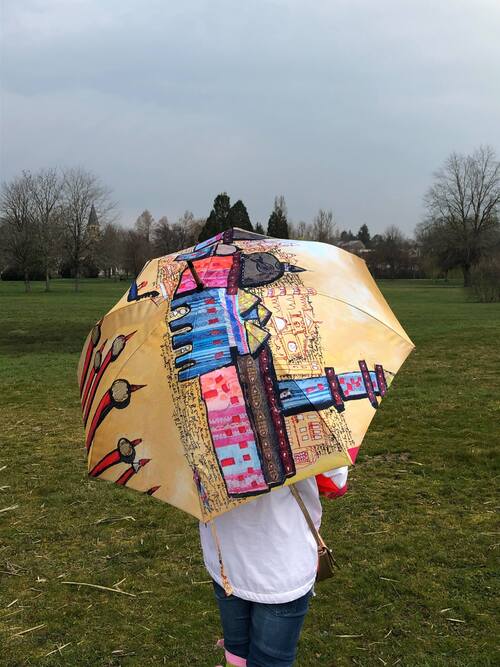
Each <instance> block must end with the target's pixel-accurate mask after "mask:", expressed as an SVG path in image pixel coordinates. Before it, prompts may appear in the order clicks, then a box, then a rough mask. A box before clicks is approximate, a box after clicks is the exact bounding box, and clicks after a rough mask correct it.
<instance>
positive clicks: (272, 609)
mask: <svg viewBox="0 0 500 667" xmlns="http://www.w3.org/2000/svg"><path fill="white" fill-rule="evenodd" d="M213 586H214V592H215V597H216V599H217V604H218V605H219V611H220V617H221V622H222V630H223V632H224V647H225V648H226V649H227V650H228V651H229V652H230V653H234V655H237V656H240V657H241V658H246V660H247V667H292V665H293V662H294V660H295V654H296V652H297V643H298V641H299V635H300V631H301V630H302V625H303V623H304V618H305V615H306V612H307V609H308V607H309V599H310V597H311V595H312V592H313V588H311V589H310V590H309V591H308V592H307V593H306V594H305V595H303V596H302V597H300V598H298V599H297V600H292V601H291V602H283V603H281V604H264V603H262V602H249V601H248V600H242V599H241V598H238V597H236V596H235V595H230V596H226V594H225V592H224V589H223V588H222V586H219V584H218V583H217V582H215V581H213Z"/></svg>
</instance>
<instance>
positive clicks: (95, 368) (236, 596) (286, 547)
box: [77, 228, 414, 667]
mask: <svg viewBox="0 0 500 667" xmlns="http://www.w3.org/2000/svg"><path fill="white" fill-rule="evenodd" d="M413 347H414V345H413V343H412V341H411V340H410V338H409V337H408V335H407V334H406V332H405V331H404V329H403V328H402V326H401V325H400V323H399V322H398V320H397V319H396V317H395V315H394V313H393V312H392V311H391V309H390V308H389V306H388V304H387V302H386V301H385V299H384V297H383V295H382V294H381V293H380V290H379V289H378V287H377V285H376V284H375V282H374V281H373V278H372V277H371V275H370V273H369V271H368V268H367V266H366V264H365V263H364V262H363V260H361V259H359V258H358V257H355V256H354V255H351V254H350V253H347V252H345V251H343V250H341V249H339V248H336V247H334V246H331V245H328V244H322V243H313V242H308V241H293V240H289V239H272V238H269V237H263V236H261V235H257V234H254V233H253V232H249V231H248V230H241V229H237V228H234V229H228V230H224V231H223V232H221V233H219V234H217V235H216V236H214V237H213V238H211V239H208V240H207V241H202V242H200V243H198V244H196V246H194V247H193V248H188V249H186V250H184V251H181V252H180V253H174V254H172V255H167V256H165V257H159V258H157V259H155V260H151V261H149V262H147V263H146V265H145V266H144V268H143V270H142V271H141V272H140V274H139V276H138V277H137V280H135V281H134V282H133V284H132V287H131V288H130V290H129V292H128V293H127V294H125V295H124V296H123V297H122V299H120V301H119V302H118V303H117V304H116V305H115V306H114V307H113V308H111V310H110V311H109V312H108V313H107V314H106V315H105V316H103V317H102V318H101V319H100V320H99V321H98V322H97V323H96V324H95V326H94V328H93V329H92V331H91V332H90V333H89V335H88V336H87V339H86V341H85V344H84V347H83V350H82V354H81V356H80V361H79V364H78V371H77V376H78V385H79V388H80V396H81V403H82V412H83V421H84V426H85V445H86V451H87V460H88V470H89V474H90V475H91V476H92V477H95V478H100V479H107V480H109V481H112V482H114V483H115V484H117V485H118V486H122V487H123V486H127V487H129V488H133V489H135V490H137V491H140V492H142V493H144V494H147V495H149V496H153V495H154V497H155V498H157V499H158V500H162V501H164V502H168V503H171V504H172V505H174V506H175V507H177V508H179V509H181V510H184V511H186V512H187V513H189V514H190V515H192V516H194V517H196V518H197V519H198V520H199V522H200V527H199V530H200V539H201V546H202V549H203V556H204V562H205V566H206V567H207V570H208V571H209V573H210V575H211V577H212V579H213V582H214V584H213V586H214V593H215V596H216V599H217V603H218V605H219V609H220V613H221V621H222V627H223V629H224V646H225V649H226V660H227V664H228V665H230V666H231V665H232V666H234V667H241V665H248V666H249V667H257V666H259V665H260V666H264V667H273V666H274V665H281V666H282V667H285V666H286V665H292V664H293V661H294V658H295V653H296V650H297V643H298V638H299V635H300V631H301V628H302V624H303V622H304V617H305V614H306V612H307V609H308V606H309V600H310V597H311V596H312V595H313V594H314V592H313V591H314V582H315V581H316V580H317V579H318V580H319V579H321V578H324V572H325V571H326V572H327V573H329V572H331V562H330V561H331V554H330V551H329V550H328V549H327V548H326V546H325V545H324V543H323V542H322V540H321V538H320V536H319V534H318V532H317V529H318V528H319V525H320V523H321V504H320V500H319V494H320V493H325V494H326V495H329V496H331V497H335V496H338V495H341V494H342V493H343V492H344V491H345V490H346V479H347V466H350V465H352V464H353V463H354V462H355V459H356V455H357V453H358V450H359V447H360V445H361V443H362V440H363V437H364V435H365V433H366V430H367V428H368V426H369V424H370V422H371V420H372V418H373V416H374V414H375V411H376V409H377V408H378V405H379V403H380V401H381V400H382V399H383V397H384V396H385V395H386V393H387V390H388V388H389V387H390V385H391V384H392V381H393V379H394V377H395V375H396V373H397V371H398V370H399V368H400V367H401V365H402V363H403V362H404V360H405V359H406V357H407V356H408V354H409V353H410V352H411V350H412V349H413ZM317 573H318V575H317Z"/></svg>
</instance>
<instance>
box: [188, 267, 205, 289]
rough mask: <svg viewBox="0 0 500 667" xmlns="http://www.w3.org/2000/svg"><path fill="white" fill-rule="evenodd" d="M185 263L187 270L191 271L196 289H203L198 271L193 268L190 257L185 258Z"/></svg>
mask: <svg viewBox="0 0 500 667" xmlns="http://www.w3.org/2000/svg"><path fill="white" fill-rule="evenodd" d="M187 265H188V266H189V270H190V271H191V275H192V276H193V278H194V282H195V283H196V289H197V290H198V291H199V292H201V290H202V289H203V282H202V280H201V278H200V276H199V275H198V271H197V270H196V269H195V268H194V264H193V261H192V260H191V259H188V260H187Z"/></svg>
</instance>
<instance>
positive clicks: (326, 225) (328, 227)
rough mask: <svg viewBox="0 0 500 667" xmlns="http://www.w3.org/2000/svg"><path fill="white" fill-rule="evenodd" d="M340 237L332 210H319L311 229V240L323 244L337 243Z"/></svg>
mask: <svg viewBox="0 0 500 667" xmlns="http://www.w3.org/2000/svg"><path fill="white" fill-rule="evenodd" d="M337 237H338V232H337V227H336V225H335V222H334V221H333V213H332V211H331V210H329V211H325V210H323V209H322V208H320V209H319V211H318V213H317V215H316V216H315V218H314V220H313V224H312V228H311V233H310V238H311V239H312V240H313V241H321V242H322V243H332V244H333V243H335V242H336V240H337Z"/></svg>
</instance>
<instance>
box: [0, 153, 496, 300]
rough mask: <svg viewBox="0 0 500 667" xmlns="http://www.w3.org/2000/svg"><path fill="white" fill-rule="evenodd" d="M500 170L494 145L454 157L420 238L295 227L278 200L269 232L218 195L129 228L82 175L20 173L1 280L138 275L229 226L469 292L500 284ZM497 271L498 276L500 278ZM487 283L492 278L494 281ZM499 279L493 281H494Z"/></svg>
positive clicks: (391, 230)
mask: <svg viewBox="0 0 500 667" xmlns="http://www.w3.org/2000/svg"><path fill="white" fill-rule="evenodd" d="M499 208H500V165H499V162H498V160H497V159H496V156H495V153H494V151H493V149H492V148H490V147H480V148H479V149H477V150H475V151H474V152H473V153H472V154H470V155H460V154H457V153H453V154H452V155H450V156H449V157H448V158H447V159H446V161H445V163H444V164H443V166H442V167H441V168H440V169H439V170H437V171H436V172H435V174H434V180H433V183H432V185H431V187H430V188H429V190H428V191H427V193H426V194H425V197H424V209H425V217H424V220H423V221H422V222H421V223H420V224H419V225H417V228H416V230H415V235H414V238H408V237H407V236H406V235H405V234H404V233H403V232H402V231H401V230H400V229H399V228H398V227H397V226H394V225H391V226H389V227H387V229H386V230H385V231H384V232H383V233H382V234H374V235H373V236H372V235H371V234H370V230H369V228H368V225H367V224H363V225H361V227H360V228H359V230H358V231H357V232H355V233H353V232H352V231H351V230H350V229H348V230H346V229H342V230H341V229H339V227H338V226H337V224H336V221H335V219H334V216H333V212H332V210H326V209H319V211H318V213H317V214H316V215H315V216H314V218H313V220H312V221H311V222H305V221H298V222H294V221H291V220H290V219H289V216H288V209H287V205H286V201H285V198H284V196H283V195H279V196H276V197H275V200H274V205H273V208H272V210H271V212H270V215H269V218H268V220H267V224H266V226H265V227H264V225H263V224H262V223H261V222H256V223H255V224H253V223H252V222H251V220H250V217H249V215H248V211H247V209H246V206H245V204H244V203H243V201H242V200H241V199H239V200H237V201H236V202H235V203H233V204H231V200H230V197H229V195H228V194H227V193H226V192H222V193H220V194H218V195H217V196H216V197H215V199H214V202H213V206H212V209H211V211H210V212H209V214H208V216H207V217H206V218H195V216H194V215H193V213H192V212H190V211H186V212H185V213H184V214H183V215H182V216H181V217H180V218H179V219H178V220H176V221H175V222H170V221H169V220H168V218H167V217H166V216H163V217H161V218H159V219H158V220H155V219H154V218H153V216H152V215H151V213H150V212H149V210H147V209H146V210H144V211H143V212H142V213H141V214H140V215H139V217H138V218H137V220H136V221H135V223H134V225H133V227H132V228H125V227H123V226H122V225H120V224H119V223H118V221H117V212H116V210H117V209H116V205H115V203H114V202H113V201H112V199H111V194H110V191H109V189H107V188H106V187H105V186H104V185H103V184H102V183H101V182H100V180H99V179H98V178H97V177H96V176H95V175H94V174H92V173H90V172H88V171H86V170H84V169H82V168H71V169H66V170H56V169H41V170H39V171H38V172H36V173H31V172H27V171H23V172H22V173H21V174H20V175H19V176H17V177H15V178H13V179H12V180H11V181H9V182H6V183H4V184H3V185H2V189H1V194H0V232H1V233H0V271H1V274H2V278H3V279H8V278H9V277H11V278H13V277H16V278H22V279H23V280H24V281H25V284H26V289H27V290H28V289H29V285H30V280H31V279H33V278H41V277H43V278H44V279H45V281H46V289H50V277H51V276H53V275H61V276H63V277H72V278H74V281H75V289H78V286H79V280H80V278H81V277H82V276H86V277H92V276H97V275H104V276H106V277H112V276H125V277H128V276H130V275H132V276H135V275H137V274H138V273H139V271H140V270H141V268H142V267H143V266H144V264H145V262H146V261H147V260H149V259H151V258H153V257H156V256H159V255H165V254H170V253H173V252H176V251H178V250H180V249H182V248H186V247H189V246H192V245H194V244H195V243H197V242H198V241H202V240H205V239H207V238H210V237H211V236H214V235H215V234H217V233H219V232H222V231H224V229H227V228H230V227H239V228H242V229H248V230H252V231H254V232H256V233H259V234H267V235H268V236H272V237H275V238H293V239H305V240H311V241H319V242H322V243H330V244H335V245H338V246H340V247H343V248H344V249H346V250H349V251H351V252H355V253H357V254H359V255H361V256H362V257H363V258H364V259H365V260H366V262H367V264H368V266H369V268H370V270H371V271H372V273H373V274H374V275H375V277H388V278H397V277H408V278H411V277H424V276H444V277H445V278H446V277H447V275H448V273H449V272H450V271H451V270H452V269H460V270H461V271H462V274H463V279H464V285H466V286H469V285H471V284H472V283H473V282H474V281H475V282H476V283H477V281H478V280H479V279H480V280H485V276H486V278H487V282H488V280H489V281H490V282H491V276H493V278H492V279H493V282H495V280H497V279H498V280H497V282H498V284H500V259H499V258H500V225H499ZM497 269H498V273H496V271H497ZM488 276H490V278H488ZM495 276H496V278H495Z"/></svg>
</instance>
